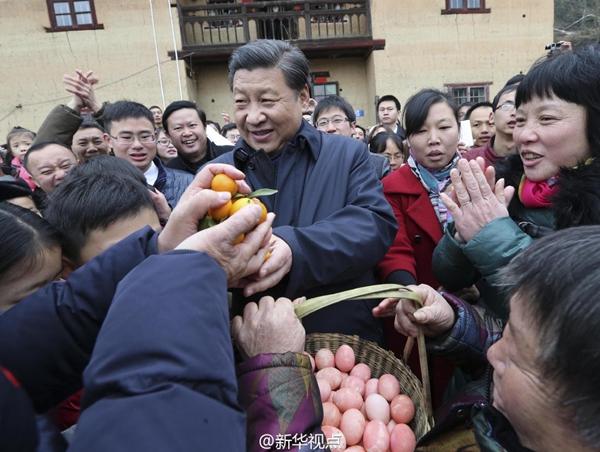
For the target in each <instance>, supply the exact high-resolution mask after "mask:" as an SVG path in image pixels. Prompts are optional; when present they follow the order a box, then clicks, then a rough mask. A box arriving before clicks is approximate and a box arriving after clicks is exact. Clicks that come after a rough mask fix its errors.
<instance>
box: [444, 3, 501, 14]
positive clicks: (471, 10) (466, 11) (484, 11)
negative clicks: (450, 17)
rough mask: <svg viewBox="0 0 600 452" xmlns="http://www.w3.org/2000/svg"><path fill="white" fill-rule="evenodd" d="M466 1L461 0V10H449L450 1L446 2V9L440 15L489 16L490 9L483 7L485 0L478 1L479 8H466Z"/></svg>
mask: <svg viewBox="0 0 600 452" xmlns="http://www.w3.org/2000/svg"><path fill="white" fill-rule="evenodd" d="M467 1H468V0H462V2H463V7H462V8H451V7H450V0H446V8H445V9H443V10H442V14H489V13H491V12H492V10H491V9H490V8H486V7H485V0H480V1H481V5H480V6H479V8H467V4H468V3H467Z"/></svg>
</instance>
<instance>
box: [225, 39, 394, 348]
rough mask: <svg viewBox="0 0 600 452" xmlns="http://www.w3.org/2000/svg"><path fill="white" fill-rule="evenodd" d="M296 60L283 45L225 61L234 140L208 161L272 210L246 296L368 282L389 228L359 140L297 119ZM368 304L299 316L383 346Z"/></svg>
mask: <svg viewBox="0 0 600 452" xmlns="http://www.w3.org/2000/svg"><path fill="white" fill-rule="evenodd" d="M308 76H309V66H308V61H307V59H306V57H305V56H304V54H303V53H302V52H301V51H300V50H299V49H298V48H296V47H294V46H292V45H290V44H288V43H285V42H283V41H275V40H261V41H256V42H252V43H249V44H246V45H244V46H242V47H240V48H239V49H237V50H236V51H235V52H234V54H233V55H232V58H231V60H230V64H229V80H230V86H231V88H232V91H233V95H234V101H235V113H234V118H235V122H236V124H237V126H238V130H239V131H240V134H241V136H242V139H241V140H239V141H238V144H237V145H236V147H235V148H234V151H233V152H229V153H227V154H224V155H223V156H221V157H219V158H217V159H216V160H215V161H219V162H223V163H229V164H235V166H236V167H238V168H239V169H241V170H242V171H244V172H245V174H246V181H247V182H248V183H249V184H250V185H251V186H252V188H253V189H259V188H274V189H277V190H279V192H278V193H277V194H276V195H274V196H271V197H264V198H263V199H262V200H263V202H264V203H265V204H266V206H267V208H268V210H269V211H273V212H275V213H276V215H277V216H276V219H275V224H274V225H275V227H274V229H273V238H272V240H271V248H272V254H271V257H270V259H268V260H267V261H266V262H265V264H264V265H263V266H262V268H261V269H260V271H259V272H258V274H257V275H256V277H255V278H253V280H252V281H247V282H246V285H245V288H244V295H245V296H246V297H250V296H253V295H255V294H257V293H260V292H263V291H266V290H268V291H269V292H268V293H269V294H272V295H274V296H275V295H277V296H280V295H281V296H286V297H288V298H296V297H298V296H315V295H322V294H326V293H332V292H337V291H340V290H345V289H350V288H355V287H361V286H366V285H370V284H375V283H376V280H375V277H374V273H373V270H372V269H373V267H374V266H375V264H377V262H379V260H380V259H381V258H382V257H383V256H384V255H385V253H386V251H387V249H388V247H389V246H390V244H391V243H392V241H393V239H394V236H395V234H396V221H395V218H394V216H393V214H392V210H391V208H390V206H389V205H388V203H387V201H386V200H385V198H384V196H383V192H382V189H381V184H380V183H379V181H378V180H377V177H376V176H375V172H374V171H373V168H372V166H371V164H370V163H369V160H368V155H367V153H366V152H365V150H364V145H363V144H362V143H360V142H359V141H358V140H356V141H351V140H348V139H346V138H345V137H341V136H338V135H332V134H323V133H320V132H319V131H317V130H316V129H315V128H314V127H312V126H310V125H309V124H308V123H306V122H305V121H303V119H302V111H303V109H304V105H305V104H306V103H307V102H308V100H309V92H308V84H307V80H308ZM373 305H374V303H371V302H367V301H353V302H350V303H340V304H337V305H333V306H330V307H328V308H325V309H323V310H321V311H319V312H317V313H315V314H312V315H311V316H308V317H307V318H306V319H304V325H305V327H306V329H307V331H308V332H317V331H318V332H337V333H346V334H358V335H360V336H362V337H364V338H367V339H371V340H375V341H380V342H382V340H383V339H382V337H383V334H382V328H381V324H380V323H379V321H378V320H376V319H375V318H373V316H372V314H371V311H370V310H371V308H372V307H373Z"/></svg>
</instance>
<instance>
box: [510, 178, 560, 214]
mask: <svg viewBox="0 0 600 452" xmlns="http://www.w3.org/2000/svg"><path fill="white" fill-rule="evenodd" d="M557 181H558V180H557V178H556V177H551V178H550V179H548V180H545V181H542V182H532V181H530V180H529V179H526V178H525V176H523V177H522V178H521V183H520V184H519V199H520V200H521V202H522V203H523V205H524V206H525V207H527V208H530V209H540V208H543V207H552V197H553V196H554V195H555V194H556V192H557V191H558V184H557Z"/></svg>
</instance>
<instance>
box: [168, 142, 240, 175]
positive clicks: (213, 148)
mask: <svg viewBox="0 0 600 452" xmlns="http://www.w3.org/2000/svg"><path fill="white" fill-rule="evenodd" d="M232 149H233V146H218V145H216V144H215V143H213V142H212V141H210V140H209V139H208V138H207V139H206V155H205V156H204V158H203V159H202V160H200V161H198V162H190V161H188V160H185V159H184V158H183V157H181V156H180V155H179V154H178V155H177V157H175V158H174V159H173V160H171V161H169V163H167V167H168V168H172V169H176V170H180V171H186V172H188V173H190V174H192V175H195V174H196V173H197V172H198V170H199V169H200V168H201V167H202V166H204V165H205V164H206V163H207V162H210V161H211V160H213V159H215V158H217V157H218V156H220V155H223V154H225V153H226V152H229V151H231V150H232Z"/></svg>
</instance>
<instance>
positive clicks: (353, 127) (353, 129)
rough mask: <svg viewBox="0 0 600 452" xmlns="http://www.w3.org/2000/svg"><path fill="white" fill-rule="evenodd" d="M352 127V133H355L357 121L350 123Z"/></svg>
mask: <svg viewBox="0 0 600 452" xmlns="http://www.w3.org/2000/svg"><path fill="white" fill-rule="evenodd" d="M350 128H351V129H352V135H354V134H355V133H356V121H352V122H351V123H350Z"/></svg>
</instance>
